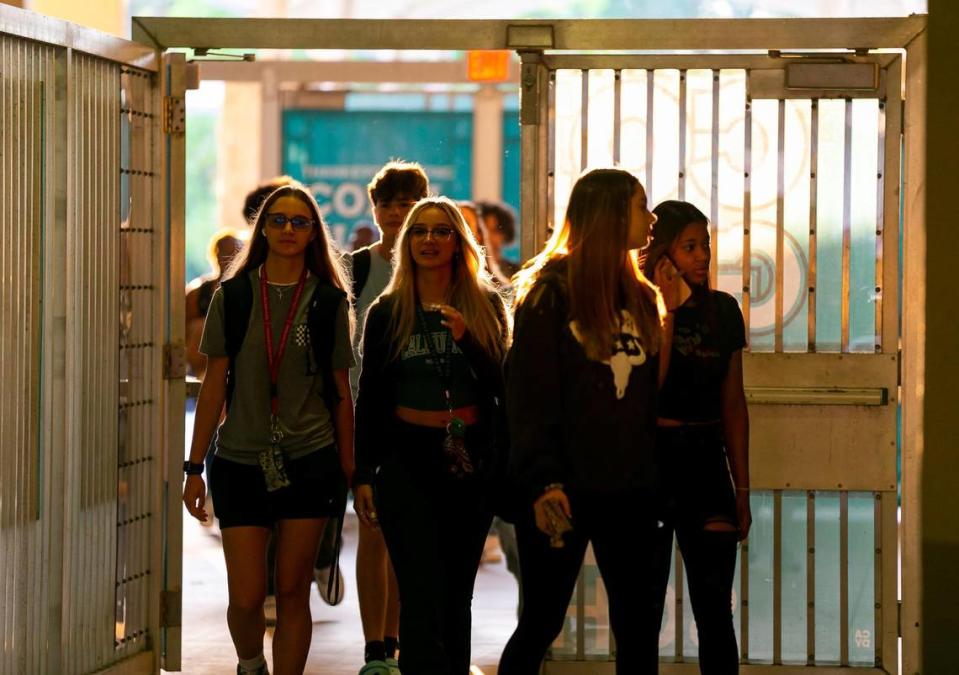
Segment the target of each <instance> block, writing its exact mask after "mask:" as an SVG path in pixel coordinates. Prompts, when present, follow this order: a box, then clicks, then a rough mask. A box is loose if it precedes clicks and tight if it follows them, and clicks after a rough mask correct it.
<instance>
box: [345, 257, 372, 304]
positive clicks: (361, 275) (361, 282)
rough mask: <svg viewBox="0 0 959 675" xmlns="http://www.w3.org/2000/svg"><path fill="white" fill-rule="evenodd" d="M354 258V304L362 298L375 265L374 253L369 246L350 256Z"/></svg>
mask: <svg viewBox="0 0 959 675" xmlns="http://www.w3.org/2000/svg"><path fill="white" fill-rule="evenodd" d="M350 257H351V258H353V303H354V304H355V303H356V301H357V299H358V298H359V297H360V293H362V292H363V289H364V288H366V282H367V280H368V279H369V278H370V267H371V265H372V264H373V253H372V251H371V249H370V247H369V246H367V247H365V248H361V249H360V250H359V251H354V252H353V253H351V254H350Z"/></svg>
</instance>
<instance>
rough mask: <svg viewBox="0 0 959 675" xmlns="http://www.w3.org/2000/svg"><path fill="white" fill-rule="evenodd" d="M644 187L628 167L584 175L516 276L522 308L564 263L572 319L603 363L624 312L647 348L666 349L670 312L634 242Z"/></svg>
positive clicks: (589, 350) (589, 352)
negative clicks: (546, 275)
mask: <svg viewBox="0 0 959 675" xmlns="http://www.w3.org/2000/svg"><path fill="white" fill-rule="evenodd" d="M638 187H641V186H640V183H639V180H638V179H637V178H636V177H635V176H633V175H632V174H631V173H629V172H628V171H624V170H622V169H594V170H592V171H588V172H586V173H584V174H582V175H581V176H580V177H579V179H578V180H577V181H576V184H575V185H573V190H572V192H571V193H570V196H569V205H568V206H567V207H566V218H565V220H564V222H563V226H562V227H560V228H558V229H556V230H555V231H554V232H553V235H552V237H550V239H549V241H548V242H546V246H545V247H544V248H543V250H542V251H541V252H540V253H539V254H538V255H537V256H536V257H534V258H532V259H531V260H530V261H529V262H528V263H526V265H525V266H524V267H523V269H522V270H520V271H519V272H518V273H517V274H516V275H515V276H514V277H513V286H514V288H515V289H516V306H517V307H519V306H520V305H521V304H522V303H523V301H524V300H525V299H526V297H527V296H528V295H529V292H530V290H531V289H532V288H533V286H534V285H535V284H536V281H537V280H538V279H539V277H540V275H541V273H543V271H544V269H545V268H546V267H547V265H548V264H549V263H552V262H554V261H559V260H561V259H565V260H566V263H567V264H566V286H567V289H568V293H569V314H570V319H571V320H573V321H576V323H577V328H578V332H579V334H580V335H581V336H582V337H583V347H584V349H585V350H586V354H587V356H589V358H591V359H594V360H598V361H604V360H606V359H608V358H610V356H611V355H612V350H613V341H614V337H615V334H616V333H617V332H619V330H620V327H621V323H622V317H621V315H620V311H621V310H625V311H627V312H628V313H629V314H630V315H631V316H632V317H633V319H634V322H635V324H636V327H637V329H638V331H639V334H640V338H641V339H642V342H643V345H644V347H645V348H646V349H647V351H649V353H651V354H655V353H657V352H658V351H659V344H660V341H661V334H662V317H663V315H664V314H665V307H664V305H663V301H662V297H661V296H660V294H659V290H658V289H657V288H656V287H655V286H654V285H653V284H651V283H650V282H649V280H648V279H647V278H646V277H645V276H644V275H643V272H642V270H641V269H640V266H639V260H638V257H637V254H636V252H635V251H631V250H629V245H628V242H629V221H630V200H631V198H632V196H633V193H634V192H635V190H636V189H637V188H638Z"/></svg>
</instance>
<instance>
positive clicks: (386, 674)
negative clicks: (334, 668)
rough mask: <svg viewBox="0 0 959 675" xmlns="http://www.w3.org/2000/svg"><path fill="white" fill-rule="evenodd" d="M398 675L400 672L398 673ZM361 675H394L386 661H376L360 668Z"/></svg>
mask: <svg viewBox="0 0 959 675" xmlns="http://www.w3.org/2000/svg"><path fill="white" fill-rule="evenodd" d="M396 672H397V673H398V672H400V671H398V670H397V671H396ZM359 675H393V671H392V670H390V667H389V666H388V665H387V664H386V661H380V660H378V659H377V660H374V661H369V662H368V663H367V664H366V665H365V666H363V667H362V668H360V672H359Z"/></svg>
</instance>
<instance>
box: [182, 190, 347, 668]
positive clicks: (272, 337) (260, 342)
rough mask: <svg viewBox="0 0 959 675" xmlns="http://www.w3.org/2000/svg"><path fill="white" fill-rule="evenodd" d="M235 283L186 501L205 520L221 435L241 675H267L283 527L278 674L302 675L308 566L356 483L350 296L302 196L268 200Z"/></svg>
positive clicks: (227, 288) (218, 337)
mask: <svg viewBox="0 0 959 675" xmlns="http://www.w3.org/2000/svg"><path fill="white" fill-rule="evenodd" d="M228 277H229V279H227V280H226V281H224V282H223V283H222V284H221V286H220V288H219V289H217V291H216V293H215V294H214V296H213V300H212V301H211V303H210V309H209V313H208V314H207V319H206V325H205V327H204V331H203V339H202V342H201V349H200V350H201V351H202V352H203V353H205V354H206V355H207V359H208V361H207V371H206V377H205V378H204V380H203V385H202V386H201V388H200V394H199V398H198V400H197V409H196V420H195V424H194V428H193V443H192V446H191V450H190V459H189V460H188V461H187V462H186V463H185V466H184V471H185V472H186V474H187V478H186V484H185V486H184V489H183V501H184V503H185V504H186V508H187V510H188V511H189V512H190V514H191V515H192V516H193V517H195V518H197V519H198V520H200V521H203V520H205V519H206V514H205V513H204V511H203V503H204V501H205V499H206V485H205V483H204V481H203V477H202V472H203V459H204V456H205V455H206V452H207V448H208V447H209V446H210V439H211V438H212V437H213V434H214V432H215V433H216V456H215V458H214V461H213V469H212V470H211V479H212V480H211V486H210V488H211V493H212V494H213V496H214V497H215V498H216V505H217V508H216V515H217V518H218V520H219V524H220V531H221V532H222V537H223V553H224V556H225V558H226V568H227V583H228V586H229V597H230V604H229V608H228V610H227V622H228V624H229V627H230V635H231V637H232V638H233V644H234V646H235V647H236V653H237V657H238V661H239V663H238V664H237V673H238V674H242V673H257V674H264V673H268V670H267V667H266V662H265V660H264V658H263V636H264V631H265V626H264V614H263V603H264V599H265V595H266V574H267V571H266V551H267V543H268V541H269V538H270V534H271V532H272V531H273V530H274V527H275V528H276V537H277V542H276V563H275V570H276V571H275V588H276V612H277V620H276V630H275V632H274V634H273V667H274V673H275V674H276V675H287V674H293V673H302V672H303V669H304V666H305V664H306V658H307V653H308V652H309V647H310V640H311V637H312V627H313V626H312V619H311V616H310V602H309V599H310V583H311V581H312V579H313V561H314V558H315V556H316V551H317V546H318V544H319V541H320V535H321V534H322V532H323V527H324V524H325V522H326V520H327V519H328V518H330V517H334V516H337V515H341V514H342V509H343V508H344V506H345V499H346V486H347V478H348V477H349V476H351V475H352V473H353V404H352V400H351V395H350V384H349V368H350V366H351V365H352V364H353V353H352V348H351V344H350V339H351V338H350V333H351V315H350V310H349V288H350V287H349V284H348V282H347V279H346V276H345V275H344V273H343V270H342V269H341V267H340V263H339V258H338V256H337V255H335V251H334V250H333V247H332V244H331V243H330V237H329V233H328V231H327V228H326V225H325V224H324V222H323V219H322V218H321V216H320V211H319V207H318V206H317V204H316V201H314V199H313V196H312V195H311V194H310V193H309V192H308V191H307V190H306V188H304V187H303V186H302V185H300V184H299V183H293V184H290V185H286V186H283V187H280V188H278V189H276V190H275V191H273V192H272V193H271V194H270V195H269V196H268V197H267V198H266V200H265V201H264V202H263V204H262V206H261V207H260V208H259V211H258V212H257V213H256V217H255V220H254V221H253V231H252V235H251V238H250V241H249V243H248V244H247V246H246V248H245V249H244V250H243V252H242V253H241V254H240V255H239V256H238V257H237V258H236V259H235V260H234V262H233V264H232V266H231V269H230V272H229V273H228ZM224 402H225V403H226V405H227V413H226V417H225V419H224V420H223V423H222V424H220V425H219V427H218V428H217V423H218V421H219V418H220V411H221V409H222V408H223V405H224Z"/></svg>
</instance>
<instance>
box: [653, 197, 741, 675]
mask: <svg viewBox="0 0 959 675" xmlns="http://www.w3.org/2000/svg"><path fill="white" fill-rule="evenodd" d="M653 213H655V214H656V216H657V218H658V220H657V221H656V228H655V230H654V231H653V238H652V240H651V241H650V244H649V248H648V249H647V250H646V251H645V253H644V267H645V269H646V271H647V274H649V273H652V272H653V271H654V270H659V271H661V272H665V274H667V275H678V276H679V277H681V278H682V279H683V280H684V282H685V283H686V284H687V285H688V287H689V289H690V290H691V294H690V295H689V297H688V299H686V300H685V302H683V303H682V304H681V305H680V306H679V307H677V309H676V310H675V311H674V312H673V313H672V317H673V319H672V322H673V337H672V353H671V355H670V359H669V369H668V372H667V373H666V377H665V380H664V382H663V385H662V389H661V391H660V401H659V417H658V420H657V431H656V453H657V456H658V457H659V461H660V475H661V479H662V484H663V489H662V495H663V497H664V498H665V501H666V504H667V509H666V511H665V515H664V521H665V523H666V529H667V530H668V531H669V532H672V531H673V530H675V532H676V539H677V541H678V542H679V550H680V551H681V552H682V555H683V564H684V565H685V567H686V580H687V582H688V584H689V599H690V602H691V604H692V606H693V616H694V617H695V619H696V627H697V630H698V634H699V668H700V670H701V671H702V672H703V673H723V674H725V673H736V672H738V668H739V650H738V648H737V646H736V633H735V631H734V628H733V616H732V584H733V573H734V570H735V567H736V547H737V544H738V541H739V540H742V539H745V538H746V535H747V534H748V533H749V526H750V524H751V522H752V515H751V514H750V510H749V415H748V411H747V409H746V396H745V393H744V392H743V360H742V359H743V356H742V350H743V347H745V346H746V333H745V328H744V324H743V316H742V313H741V312H740V309H739V305H738V304H737V302H736V299H735V298H733V297H732V296H731V295H729V294H727V293H723V292H722V291H718V290H714V289H711V288H710V287H709V261H710V259H711V257H712V253H711V250H710V241H709V225H708V222H709V221H708V220H707V218H706V216H705V215H703V213H702V212H701V211H700V210H699V209H697V208H696V207H695V206H693V205H692V204H690V203H688V202H681V201H666V202H663V203H662V204H660V205H658V206H657V207H656V208H655V209H654V211H653ZM730 477H731V478H732V480H730ZM668 577H669V571H668V570H664V571H663V574H662V575H661V577H660V579H659V583H660V597H664V596H665V593H666V584H667V582H668Z"/></svg>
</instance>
